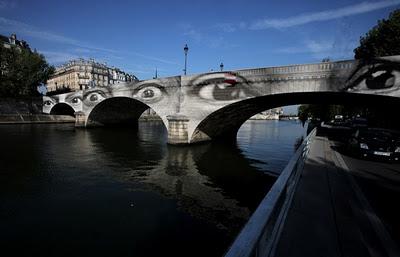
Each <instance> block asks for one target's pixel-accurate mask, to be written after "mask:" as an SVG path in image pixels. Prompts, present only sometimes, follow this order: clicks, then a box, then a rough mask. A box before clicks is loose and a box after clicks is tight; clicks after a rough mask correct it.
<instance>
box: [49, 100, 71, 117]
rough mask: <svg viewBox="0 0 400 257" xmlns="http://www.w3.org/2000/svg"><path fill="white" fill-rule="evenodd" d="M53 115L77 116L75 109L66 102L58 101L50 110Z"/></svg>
mask: <svg viewBox="0 0 400 257" xmlns="http://www.w3.org/2000/svg"><path fill="white" fill-rule="evenodd" d="M50 114H51V115H68V116H75V110H74V108H72V106H70V105H69V104H66V103H57V104H56V105H54V106H53V107H52V108H51V110H50Z"/></svg>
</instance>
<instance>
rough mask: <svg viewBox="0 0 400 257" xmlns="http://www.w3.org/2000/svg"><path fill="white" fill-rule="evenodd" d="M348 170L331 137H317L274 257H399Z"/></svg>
mask: <svg viewBox="0 0 400 257" xmlns="http://www.w3.org/2000/svg"><path fill="white" fill-rule="evenodd" d="M345 166H346V165H345V164H343V159H341V157H340V155H339V154H338V153H336V152H335V151H334V150H332V148H331V143H330V142H329V141H328V139H326V138H323V137H315V139H314V141H313V143H312V145H311V149H310V153H309V157H308V159H307V161H306V163H305V166H304V170H303V173H302V175H301V178H300V181H299V182H298V185H297V189H296V193H295V195H294V198H293V203H292V206H291V207H290V209H289V211H288V215H287V220H286V223H285V225H284V227H283V231H282V234H281V237H280V240H279V243H278V245H277V248H276V254H275V256H277V257H283V256H285V257H298V256H302V257H305V256H306V257H314V256H315V257H330V256H332V257H340V256H343V257H344V256H349V257H368V256H374V257H381V256H382V257H383V256H389V257H391V256H400V255H393V254H396V253H398V252H396V250H397V249H396V250H395V249H389V250H388V248H391V247H392V246H393V245H391V244H390V243H391V242H390V239H388V238H385V236H387V235H385V231H379V230H380V228H379V219H378V221H376V220H374V218H375V219H376V218H377V217H376V216H375V215H374V213H373V212H372V211H371V209H369V208H367V207H368V206H367V207H366V203H365V201H363V199H360V198H363V197H362V196H361V197H360V192H359V191H358V190H357V185H356V183H355V182H354V180H353V179H352V178H351V175H349V174H348V172H346V167H345ZM364 200H365V199H364ZM367 205H368V204H367ZM382 241H383V242H384V243H382ZM386 241H388V242H386ZM393 248H396V246H394V247H393Z"/></svg>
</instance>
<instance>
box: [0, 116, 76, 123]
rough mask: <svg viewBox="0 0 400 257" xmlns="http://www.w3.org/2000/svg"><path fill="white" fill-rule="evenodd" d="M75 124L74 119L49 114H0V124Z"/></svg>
mask: <svg viewBox="0 0 400 257" xmlns="http://www.w3.org/2000/svg"><path fill="white" fill-rule="evenodd" d="M38 123H75V117H72V116H68V115H49V114H0V124H38Z"/></svg>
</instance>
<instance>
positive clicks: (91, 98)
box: [89, 95, 99, 102]
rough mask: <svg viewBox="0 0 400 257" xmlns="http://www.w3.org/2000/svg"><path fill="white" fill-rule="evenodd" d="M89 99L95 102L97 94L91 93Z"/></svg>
mask: <svg viewBox="0 0 400 257" xmlns="http://www.w3.org/2000/svg"><path fill="white" fill-rule="evenodd" d="M89 99H90V101H92V102H95V101H97V100H98V99H99V98H98V97H97V95H91V96H90V98H89Z"/></svg>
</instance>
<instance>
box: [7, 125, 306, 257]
mask: <svg viewBox="0 0 400 257" xmlns="http://www.w3.org/2000/svg"><path fill="white" fill-rule="evenodd" d="M303 131H304V130H303V128H302V126H301V124H299V123H297V122H294V121H248V122H246V123H245V124H244V125H243V126H242V127H241V129H240V131H239V133H238V141H237V146H232V145H223V144H217V143H213V144H201V145H194V146H189V147H177V146H169V145H167V144H166V138H167V135H166V130H165V128H164V126H163V125H162V123H160V122H140V123H139V129H138V131H135V130H133V129H129V128H96V129H75V128H74V127H73V125H72V124H71V125H65V124H63V125H18V126H14V125H4V126H0V142H1V145H0V251H1V252H2V253H7V254H4V255H3V254H1V255H2V256H19V257H23V256H96V257H99V256H221V255H222V254H223V253H224V252H225V251H226V250H227V248H228V247H229V245H230V244H231V243H232V240H233V239H234V238H235V236H236V235H237V233H238V232H239V231H240V229H241V227H242V226H243V225H244V224H245V223H246V221H247V219H248V218H249V216H250V215H251V213H252V212H253V211H254V210H255V208H256V207H257V205H258V203H259V202H260V201H261V199H262V198H263V197H264V196H265V194H266V193H267V192H268V190H269V189H270V187H271V186H272V184H273V183H274V181H275V179H276V175H274V174H279V172H280V171H281V170H282V169H283V168H284V167H285V165H286V163H287V162H288V160H289V159H290V157H291V156H292V154H293V153H294V150H295V145H296V142H297V141H298V140H299V138H301V136H302V135H303Z"/></svg>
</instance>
